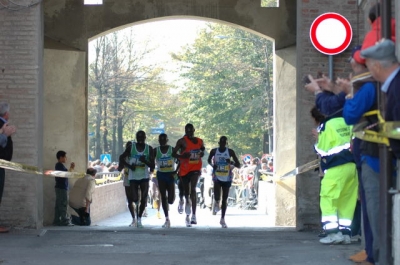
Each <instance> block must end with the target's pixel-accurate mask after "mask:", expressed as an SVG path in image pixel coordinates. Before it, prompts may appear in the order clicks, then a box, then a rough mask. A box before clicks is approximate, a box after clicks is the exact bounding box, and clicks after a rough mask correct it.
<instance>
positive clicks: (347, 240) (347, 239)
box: [342, 235, 351, 245]
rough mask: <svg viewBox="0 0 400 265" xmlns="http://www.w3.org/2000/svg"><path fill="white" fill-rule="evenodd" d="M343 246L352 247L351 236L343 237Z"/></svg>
mask: <svg viewBox="0 0 400 265" xmlns="http://www.w3.org/2000/svg"><path fill="white" fill-rule="evenodd" d="M342 244H343V245H350V244H351V238H350V236H349V235H343V241H342Z"/></svg>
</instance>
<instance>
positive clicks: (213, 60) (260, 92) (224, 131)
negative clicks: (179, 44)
mask: <svg viewBox="0 0 400 265" xmlns="http://www.w3.org/2000/svg"><path fill="white" fill-rule="evenodd" d="M218 36H220V38H218ZM271 56H272V43H271V42H270V41H268V40H266V39H263V38H260V37H258V36H256V35H253V34H251V33H248V32H245V31H243V30H240V29H236V28H232V27H228V26H224V25H221V24H208V27H207V28H205V29H204V30H202V31H201V32H200V34H199V37H198V38H197V39H196V41H195V42H194V44H193V45H190V46H187V47H186V49H185V50H184V51H183V52H182V53H179V54H174V55H173V58H174V59H176V60H179V61H180V62H181V63H182V77H183V78H185V79H186V80H187V82H186V84H185V85H186V89H185V90H184V91H182V92H181V94H180V95H181V97H182V98H183V100H182V101H183V102H185V103H186V104H183V107H182V108H181V111H180V114H179V115H180V116H182V117H185V122H192V123H194V125H195V128H197V130H196V133H197V134H198V135H199V136H201V137H202V138H203V139H204V140H205V142H206V143H208V144H211V145H212V146H214V145H216V144H217V141H218V138H219V137H220V136H222V135H226V136H228V138H229V143H230V146H231V147H232V148H234V149H235V150H237V152H238V153H239V154H240V153H242V154H244V153H252V154H257V155H261V153H262V152H263V151H262V148H260V146H262V141H263V135H264V133H265V132H266V128H267V126H266V124H265V122H266V119H265V112H266V111H267V110H266V107H265V106H266V105H265V102H266V97H267V95H268V93H270V92H271V91H270V90H271V87H267V82H269V81H270V80H269V79H270V77H272V72H271V70H272V67H269V68H268V71H269V72H268V73H266V70H267V68H266V63H268V61H270V58H271ZM267 79H268V80H267ZM266 88H268V89H269V91H266Z"/></svg>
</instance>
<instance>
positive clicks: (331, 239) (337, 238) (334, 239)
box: [319, 232, 344, 245]
mask: <svg viewBox="0 0 400 265" xmlns="http://www.w3.org/2000/svg"><path fill="white" fill-rule="evenodd" d="M343 240H344V237H343V235H342V232H337V233H330V234H328V235H327V236H326V237H324V238H321V239H320V240H319V242H320V243H322V244H325V245H330V244H334V245H336V244H340V243H342V242H343Z"/></svg>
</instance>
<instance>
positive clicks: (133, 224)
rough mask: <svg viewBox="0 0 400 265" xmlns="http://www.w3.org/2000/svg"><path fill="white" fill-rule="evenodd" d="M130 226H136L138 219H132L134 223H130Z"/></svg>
mask: <svg viewBox="0 0 400 265" xmlns="http://www.w3.org/2000/svg"><path fill="white" fill-rule="evenodd" d="M129 226H130V227H136V219H135V218H134V219H132V223H131V224H130V225H129Z"/></svg>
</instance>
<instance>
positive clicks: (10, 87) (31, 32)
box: [0, 0, 43, 227]
mask: <svg viewBox="0 0 400 265" xmlns="http://www.w3.org/2000/svg"><path fill="white" fill-rule="evenodd" d="M16 2H17V3H19V4H26V5H27V4H30V3H31V2H32V1H30V0H19V1H16ZM14 8H17V7H16V6H14ZM0 32H1V34H0V46H1V49H0V100H1V101H7V102H8V103H9V104H10V107H11V109H10V121H9V123H10V124H13V125H16V126H17V133H16V134H15V136H14V137H13V140H14V156H13V161H15V162H20V163H26V164H29V165H35V166H40V165H41V146H42V137H41V128H42V126H41V116H42V115H41V102H42V80H41V72H42V53H43V51H42V50H43V49H42V47H43V46H42V45H43V44H42V42H43V32H42V18H41V6H40V5H36V6H32V7H29V8H25V9H22V10H19V11H10V10H7V9H5V8H2V9H0ZM41 179H42V178H41V177H38V176H36V175H28V174H20V173H15V172H11V171H8V170H7V171H6V184H5V190H4V194H3V200H2V204H1V206H0V224H1V225H12V226H22V227H37V225H38V222H37V219H38V215H40V212H41V211H42V210H41V196H37V194H41V183H42V181H41ZM38 191H39V192H38ZM39 223H40V220H39Z"/></svg>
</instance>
